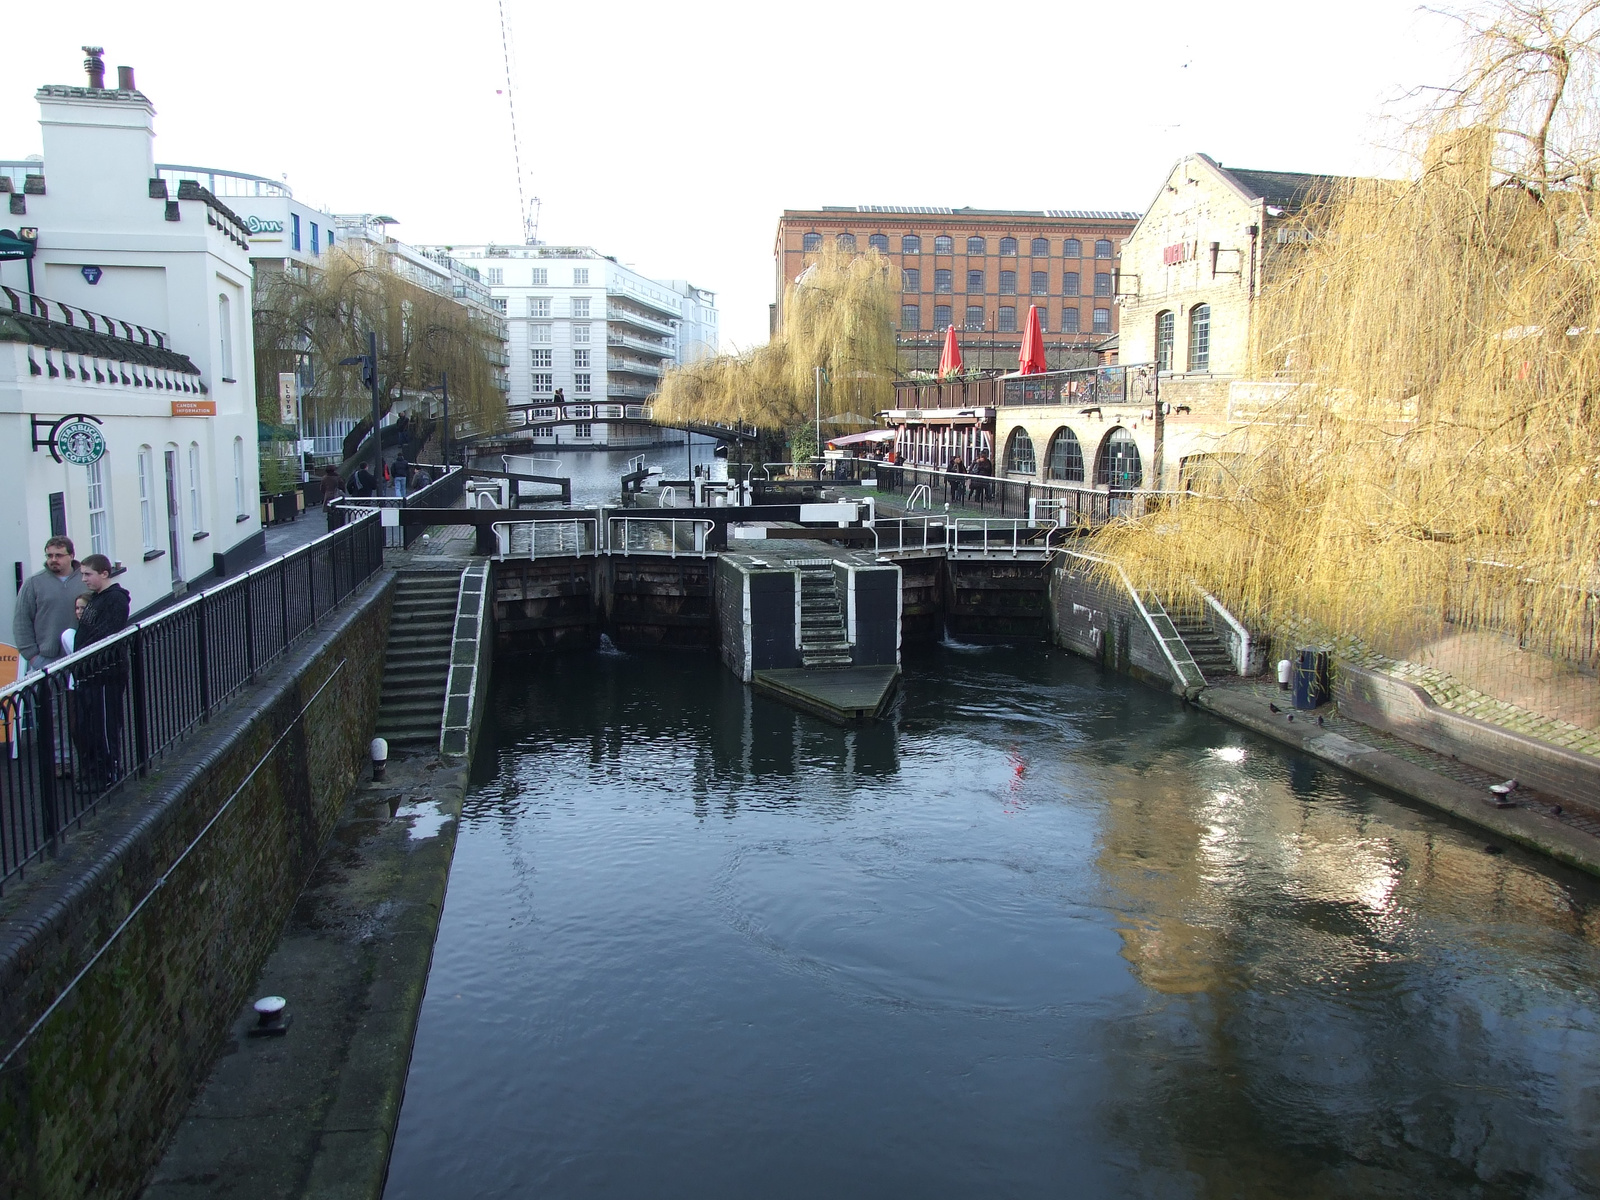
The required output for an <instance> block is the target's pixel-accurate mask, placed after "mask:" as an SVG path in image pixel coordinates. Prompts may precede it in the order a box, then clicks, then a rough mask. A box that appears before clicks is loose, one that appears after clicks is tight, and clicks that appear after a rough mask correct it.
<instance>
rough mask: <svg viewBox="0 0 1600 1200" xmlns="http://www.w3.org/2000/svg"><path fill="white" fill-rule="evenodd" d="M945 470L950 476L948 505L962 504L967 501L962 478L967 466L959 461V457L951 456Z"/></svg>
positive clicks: (965, 488) (964, 482) (964, 480)
mask: <svg viewBox="0 0 1600 1200" xmlns="http://www.w3.org/2000/svg"><path fill="white" fill-rule="evenodd" d="M945 470H946V471H948V472H949V476H950V503H951V504H962V503H964V502H965V501H966V499H967V481H966V479H965V478H963V477H964V476H965V475H966V473H967V464H966V463H964V462H962V461H961V455H959V454H952V455H951V456H950V462H949V464H948V465H947V466H946V467H945Z"/></svg>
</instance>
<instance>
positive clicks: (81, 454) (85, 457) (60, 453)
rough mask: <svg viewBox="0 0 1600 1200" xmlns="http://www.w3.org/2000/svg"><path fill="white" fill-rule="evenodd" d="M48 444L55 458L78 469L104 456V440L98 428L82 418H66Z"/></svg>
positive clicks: (54, 431) (57, 426)
mask: <svg viewBox="0 0 1600 1200" xmlns="http://www.w3.org/2000/svg"><path fill="white" fill-rule="evenodd" d="M50 442H51V445H52V447H53V448H54V449H55V452H56V457H58V458H60V459H61V460H62V461H64V462H69V463H72V464H74V465H75V466H79V467H87V466H89V465H91V464H93V463H97V462H99V461H100V460H101V459H102V458H104V457H105V455H106V439H105V435H104V434H102V433H101V432H100V427H99V426H98V425H96V424H94V423H93V422H90V421H86V420H84V419H83V418H82V417H68V418H67V419H66V420H64V421H62V422H60V423H59V424H57V425H56V427H55V429H53V430H52V431H51V434H50Z"/></svg>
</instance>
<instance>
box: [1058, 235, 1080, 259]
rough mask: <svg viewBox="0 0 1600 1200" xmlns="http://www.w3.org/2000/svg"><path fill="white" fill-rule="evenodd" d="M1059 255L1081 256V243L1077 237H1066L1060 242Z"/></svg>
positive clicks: (1065, 256) (1063, 256) (1067, 256)
mask: <svg viewBox="0 0 1600 1200" xmlns="http://www.w3.org/2000/svg"><path fill="white" fill-rule="evenodd" d="M1061 257H1062V258H1082V257H1083V243H1082V242H1080V241H1079V240H1078V239H1077V238H1068V239H1067V240H1066V241H1064V242H1062V243H1061Z"/></svg>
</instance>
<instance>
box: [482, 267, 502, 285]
mask: <svg viewBox="0 0 1600 1200" xmlns="http://www.w3.org/2000/svg"><path fill="white" fill-rule="evenodd" d="M505 281H506V273H505V269H504V268H503V267H485V268H484V271H483V282H484V283H486V284H488V285H489V286H490V287H499V286H500V285H501V284H502V283H504V282H505Z"/></svg>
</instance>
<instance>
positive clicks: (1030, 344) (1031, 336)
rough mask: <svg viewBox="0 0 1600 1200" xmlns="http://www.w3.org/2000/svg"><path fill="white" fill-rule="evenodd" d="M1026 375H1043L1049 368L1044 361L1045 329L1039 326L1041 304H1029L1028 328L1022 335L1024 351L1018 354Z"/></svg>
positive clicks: (1018, 359)
mask: <svg viewBox="0 0 1600 1200" xmlns="http://www.w3.org/2000/svg"><path fill="white" fill-rule="evenodd" d="M1017 361H1018V362H1020V363H1021V364H1022V373H1023V374H1024V375H1041V374H1043V373H1044V372H1045V371H1046V370H1047V369H1048V368H1047V367H1046V366H1045V361H1044V330H1042V329H1040V328H1039V306H1038V305H1037V304H1030V305H1028V328H1027V331H1026V332H1025V333H1023V335H1022V353H1021V354H1019V355H1017Z"/></svg>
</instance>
